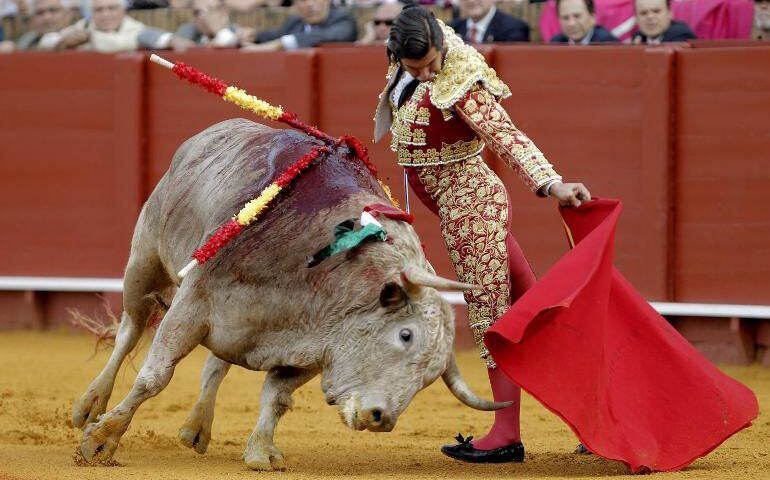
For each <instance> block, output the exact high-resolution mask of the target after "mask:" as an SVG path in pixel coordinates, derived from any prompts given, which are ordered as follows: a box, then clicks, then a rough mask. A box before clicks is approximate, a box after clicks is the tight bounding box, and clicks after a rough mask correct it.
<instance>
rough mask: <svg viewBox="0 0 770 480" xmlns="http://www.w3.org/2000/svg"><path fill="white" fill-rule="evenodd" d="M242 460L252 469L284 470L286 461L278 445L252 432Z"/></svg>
mask: <svg viewBox="0 0 770 480" xmlns="http://www.w3.org/2000/svg"><path fill="white" fill-rule="evenodd" d="M243 461H244V462H246V465H248V466H249V468H250V469H252V470H286V461H285V460H284V458H283V454H282V453H281V451H280V450H278V447H276V446H275V445H273V443H272V442H268V441H266V440H265V439H263V438H261V437H259V436H255V435H254V434H252V435H251V437H250V438H249V443H248V445H246V451H245V452H243Z"/></svg>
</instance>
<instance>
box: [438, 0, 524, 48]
mask: <svg viewBox="0 0 770 480" xmlns="http://www.w3.org/2000/svg"><path fill="white" fill-rule="evenodd" d="M460 15H461V18H458V19H457V20H455V21H453V22H452V23H451V24H450V26H451V27H452V28H453V29H454V31H455V32H457V34H458V35H460V36H461V37H462V39H463V40H465V42H466V43H492V42H528V41H529V25H527V23H526V22H524V21H523V20H520V19H518V18H515V17H512V16H510V15H508V14H507V13H504V12H502V11H500V10H498V9H497V8H496V7H495V0H460Z"/></svg>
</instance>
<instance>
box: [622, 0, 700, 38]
mask: <svg viewBox="0 0 770 480" xmlns="http://www.w3.org/2000/svg"><path fill="white" fill-rule="evenodd" d="M634 11H635V12H636V23H637V24H638V25H639V31H638V32H636V33H635V34H634V37H633V39H632V42H633V43H636V44H642V43H646V44H648V45H657V44H660V43H667V42H685V41H687V40H693V39H696V38H697V37H696V36H695V34H694V33H693V32H692V30H690V27H688V26H687V24H685V23H684V22H678V21H676V20H674V17H673V14H672V13H671V0H635V1H634Z"/></svg>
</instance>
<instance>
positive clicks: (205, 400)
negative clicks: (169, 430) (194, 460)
mask: <svg viewBox="0 0 770 480" xmlns="http://www.w3.org/2000/svg"><path fill="white" fill-rule="evenodd" d="M229 370H230V364H229V363H227V362H225V361H224V360H221V359H219V358H217V357H216V356H215V355H214V354H213V353H210V354H209V358H208V359H207V360H206V365H205V366H204V367H203V373H202V374H201V393H200V396H198V402H197V403H196V404H195V406H194V407H193V409H192V411H191V412H190V415H188V416H187V420H185V422H184V425H182V428H180V429H179V438H180V439H181V440H182V443H183V444H184V445H185V446H186V447H190V448H194V449H195V451H196V452H198V453H206V449H207V448H208V446H209V441H211V425H212V424H213V423H214V404H215V403H216V400H217V390H219V385H220V384H221V383H222V380H224V378H225V376H226V375H227V372H228V371H229Z"/></svg>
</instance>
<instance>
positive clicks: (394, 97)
mask: <svg viewBox="0 0 770 480" xmlns="http://www.w3.org/2000/svg"><path fill="white" fill-rule="evenodd" d="M388 56H389V60H390V65H389V68H388V73H387V75H386V79H387V82H386V86H385V89H384V90H383V92H382V94H381V95H380V100H379V105H378V107H377V111H376V113H375V118H374V121H375V133H374V139H375V141H379V140H380V139H381V138H382V137H383V136H384V135H385V134H386V133H387V132H388V131H390V132H391V134H392V140H391V149H392V150H393V151H394V152H395V153H396V155H397V159H398V163H399V165H401V166H403V167H404V169H405V172H406V175H407V176H408V179H409V184H410V186H411V187H412V190H414V192H415V194H416V195H417V196H418V197H419V198H420V200H421V201H422V202H423V203H424V204H425V205H426V206H427V207H428V208H429V209H430V210H431V211H432V212H433V213H435V214H436V215H437V216H438V217H439V220H440V225H441V233H442V236H443V238H444V241H445V242H446V246H447V249H448V251H449V255H450V258H451V260H452V263H453V265H454V268H455V271H456V273H457V276H458V278H459V279H460V281H462V282H466V283H470V284H474V285H478V286H479V287H480V288H478V289H474V290H473V291H471V292H467V293H466V294H465V300H466V301H467V303H468V318H469V322H470V327H471V329H472V331H473V333H474V337H475V340H476V343H477V344H478V346H479V348H480V350H481V358H483V359H484V360H485V362H486V365H487V372H488V375H489V380H490V384H491V387H492V393H493V396H494V398H495V400H496V401H512V402H513V404H512V406H510V407H507V408H504V409H502V410H498V411H497V412H495V422H494V424H493V426H492V429H491V430H490V431H489V433H488V434H487V435H486V436H484V437H483V438H480V439H477V440H475V441H470V439H468V438H465V439H464V438H462V435H458V437H457V440H458V442H459V443H458V444H456V445H447V446H444V447H442V452H443V453H445V454H446V455H449V456H451V457H453V458H456V459H459V460H463V461H468V462H477V463H482V462H483V463H499V462H511V461H519V462H520V461H522V460H523V459H524V446H523V444H522V443H521V436H520V431H519V411H520V407H519V403H520V397H521V390H520V388H519V387H518V386H517V385H516V384H514V383H513V382H512V381H511V380H509V379H508V378H507V377H506V376H505V375H504V374H503V373H502V372H501V371H499V370H498V369H496V368H495V364H494V360H493V359H492V358H491V357H490V355H489V352H488V351H487V349H486V348H485V346H484V344H483V342H482V338H483V335H484V333H485V332H486V331H487V329H488V328H489V327H490V326H491V325H492V324H493V323H494V322H495V320H496V319H498V318H500V317H501V316H502V315H503V314H504V313H505V311H506V310H507V309H508V307H509V306H510V305H511V304H512V303H513V302H514V301H515V300H516V299H517V298H519V297H520V296H521V295H522V294H523V293H524V292H525V291H526V290H527V289H529V287H530V286H531V285H532V284H533V283H534V282H535V277H534V274H533V272H532V269H531V268H530V266H529V264H528V263H527V261H526V259H525V258H524V255H523V253H522V251H521V248H520V247H519V245H518V244H517V242H516V240H515V239H514V237H513V235H512V234H511V233H510V232H509V229H508V219H509V216H510V211H509V199H508V194H507V192H506V189H505V186H504V185H503V183H502V181H501V180H500V179H499V178H498V176H497V175H496V174H495V173H494V172H493V171H492V170H491V169H490V168H489V167H488V166H487V165H486V163H485V162H484V161H483V160H482V158H481V153H482V150H483V149H484V147H485V146H489V148H491V149H492V151H493V152H494V153H495V154H497V156H499V157H500V158H501V159H503V161H504V162H505V163H506V164H507V165H508V166H509V167H510V168H512V169H513V170H514V171H515V172H516V173H517V174H518V176H519V177H520V178H521V179H522V181H523V182H524V183H525V185H527V186H528V187H529V188H530V189H531V190H532V191H533V192H535V193H536V194H538V195H540V196H551V197H554V198H556V199H557V200H559V202H560V203H561V204H562V205H571V206H579V205H580V204H581V203H582V202H585V201H588V200H590V198H591V196H590V193H589V192H588V190H587V189H586V187H585V186H583V185H582V184H580V183H562V181H561V180H562V177H561V176H560V175H559V174H558V173H557V172H556V171H555V169H554V167H553V165H551V164H550V163H549V162H548V160H547V159H546V158H545V156H544V155H543V153H542V152H541V151H540V150H539V149H538V148H537V147H536V146H535V144H534V143H533V142H532V141H531V140H530V139H529V138H528V137H527V136H526V135H525V134H524V133H522V132H521V131H520V130H518V129H517V128H516V127H515V126H514V124H513V122H512V121H511V119H510V117H509V116H508V114H507V113H506V111H505V109H503V107H502V106H501V105H500V103H499V101H500V100H502V99H504V98H506V97H508V96H510V94H511V92H510V90H509V89H508V86H507V85H505V83H503V82H502V81H501V80H500V79H499V78H498V77H497V74H496V73H495V71H494V70H493V69H492V68H490V67H489V66H488V65H487V64H486V62H485V61H484V57H483V56H482V55H481V54H480V53H479V52H478V51H477V50H476V49H475V48H473V46H470V45H466V44H464V43H463V41H462V39H461V38H460V37H459V36H457V35H456V34H455V33H454V31H453V30H452V29H451V28H449V27H448V26H446V25H445V24H444V23H443V22H441V21H440V20H438V19H436V18H435V17H434V16H433V14H432V13H431V12H429V11H428V10H425V9H423V8H421V7H416V6H414V7H408V8H405V9H404V10H403V11H402V12H401V14H400V15H399V17H398V18H397V19H396V20H395V22H394V24H393V26H392V27H391V32H390V40H389V42H388Z"/></svg>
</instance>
